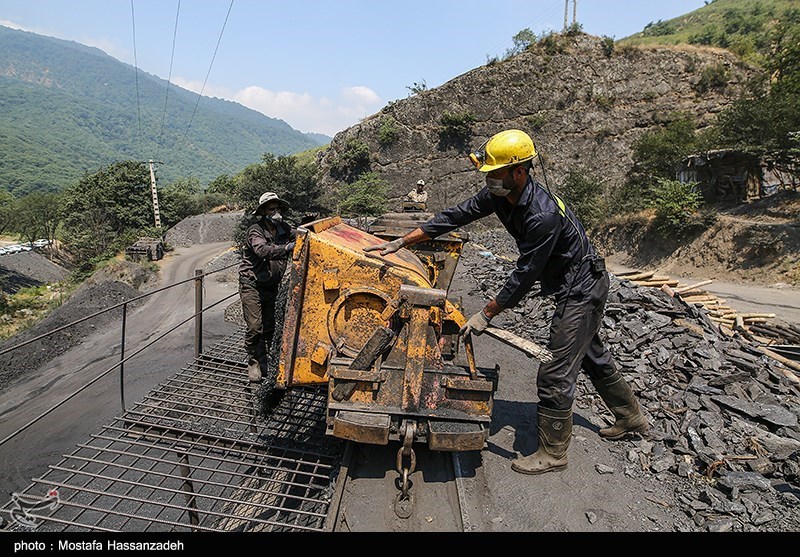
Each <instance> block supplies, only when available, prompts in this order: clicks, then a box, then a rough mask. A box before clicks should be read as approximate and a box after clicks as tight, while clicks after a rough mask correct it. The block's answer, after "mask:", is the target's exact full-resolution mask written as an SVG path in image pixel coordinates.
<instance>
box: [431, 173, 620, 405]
mask: <svg viewBox="0 0 800 557" xmlns="http://www.w3.org/2000/svg"><path fill="white" fill-rule="evenodd" d="M492 213H494V214H495V215H497V217H498V218H499V219H500V222H501V223H502V224H503V226H504V227H505V228H506V230H508V232H509V234H511V236H512V237H513V238H514V240H516V243H517V248H518V249H519V258H518V259H517V267H516V269H515V270H514V271H513V272H512V273H511V276H509V277H508V280H507V281H506V283H505V285H504V286H503V288H502V289H501V290H500V292H499V293H498V294H497V296H496V298H495V301H496V302H497V303H498V305H499V306H500V307H501V308H503V309H509V308H512V307H514V306H516V305H517V304H518V303H519V301H520V300H521V299H522V298H523V297H524V296H525V295H526V294H527V293H528V292H530V290H531V288H532V287H533V285H534V283H536V282H537V281H540V283H541V294H542V295H549V294H552V295H553V296H554V299H555V302H556V311H555V314H554V316H553V320H552V322H551V325H550V342H549V345H548V348H549V349H550V351H551V352H552V353H553V359H552V360H551V361H549V362H546V363H543V364H542V365H541V366H540V367H539V373H538V378H537V390H538V396H539V404H540V405H541V406H543V407H545V408H551V409H554V410H569V409H571V408H572V403H573V401H574V399H575V386H576V383H577V379H578V370H579V369H580V368H581V367H582V368H583V369H584V370H585V371H586V373H587V374H588V375H589V377H590V378H591V379H592V380H598V379H604V378H607V377H610V376H611V375H612V374H613V373H614V372H615V371H616V365H615V363H614V360H613V357H612V355H611V353H610V352H609V350H608V348H607V347H606V346H605V344H604V343H603V341H602V340H601V339H600V337H599V335H598V331H599V330H600V325H601V323H602V318H603V312H604V310H605V304H606V299H607V297H608V287H609V277H608V273H607V272H606V270H605V264H604V262H603V260H602V258H600V257H599V256H598V255H597V253H596V251H595V250H594V248H593V247H592V245H591V244H590V242H589V239H588V237H587V236H586V232H585V230H584V228H583V225H582V224H581V223H580V221H579V220H578V219H577V218H576V217H575V215H574V214H573V212H572V211H571V210H570V209H569V207H567V206H566V205H565V204H564V203H563V202H562V201H561V199H559V198H558V197H557V196H555V195H553V194H551V193H550V192H549V191H548V190H546V189H545V188H544V187H543V186H542V185H541V184H539V183H538V182H536V181H535V180H533V179H532V178H531V177H528V182H527V184H526V185H525V189H524V190H523V192H522V196H521V197H520V200H519V202H518V203H517V205H511V203H510V202H509V201H508V199H507V198H505V197H500V196H496V195H492V194H490V193H489V190H488V189H487V188H486V187H484V188H483V189H482V190H481V191H479V192H478V193H477V194H475V195H474V196H472V197H470V198H469V199H467V200H465V201H463V202H461V203H460V204H458V205H456V206H454V207H451V208H449V209H445V210H443V211H441V212H440V213H438V214H436V215H435V216H434V217H433V218H431V219H430V220H429V221H428V222H426V223H425V224H423V225H422V226H420V228H421V229H422V231H423V232H425V234H427V235H428V236H429V237H430V238H436V237H437V236H440V235H442V234H445V233H447V232H451V231H453V230H455V229H457V228H459V227H461V226H464V225H465V224H468V223H470V222H473V221H475V220H478V219H480V218H483V217H486V216H488V215H490V214H492Z"/></svg>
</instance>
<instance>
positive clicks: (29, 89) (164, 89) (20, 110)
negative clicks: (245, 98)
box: [0, 26, 330, 195]
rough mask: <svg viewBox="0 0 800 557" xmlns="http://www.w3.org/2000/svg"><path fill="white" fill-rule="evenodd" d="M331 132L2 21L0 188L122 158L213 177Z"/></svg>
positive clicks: (60, 182)
mask: <svg viewBox="0 0 800 557" xmlns="http://www.w3.org/2000/svg"><path fill="white" fill-rule="evenodd" d="M328 141H330V138H327V137H325V136H321V135H319V134H304V133H302V132H299V131H297V130H295V129H293V128H292V127H290V126H289V125H288V124H287V123H286V122H284V121H283V120H278V119H275V118H270V117H267V116H265V115H263V114H261V113H259V112H256V111H254V110H250V109H248V108H245V107H244V106H242V105H239V104H237V103H234V102H230V101H225V100H222V99H217V98H210V97H202V98H200V97H198V95H197V94H195V93H192V92H190V91H187V90H185V89H181V88H179V87H177V86H175V85H174V84H169V87H168V86H167V82H166V81H165V80H162V79H160V78H157V77H155V76H153V75H150V74H147V73H144V72H142V71H141V70H139V71H138V72H137V71H135V68H134V67H133V66H130V65H128V64H124V63H122V62H120V61H118V60H116V59H114V58H112V57H111V56H108V55H107V54H105V53H104V52H102V51H101V50H99V49H96V48H92V47H87V46H84V45H81V44H78V43H75V42H71V41H64V40H60V39H55V38H51V37H45V36H42V35H36V34H34V33H28V32H25V31H17V30H13V29H10V28H8V27H3V26H0V191H2V190H6V191H10V192H12V193H14V194H15V195H23V194H25V193H29V192H32V191H41V190H47V191H60V190H61V189H63V188H64V187H66V186H67V185H69V184H72V183H74V182H75V181H77V180H78V179H79V178H80V177H82V176H83V175H85V174H86V173H93V172H95V171H96V170H97V169H99V168H101V167H103V166H105V165H108V164H110V163H112V162H115V161H120V160H139V161H146V160H150V159H153V160H155V161H160V162H162V163H163V164H159V165H157V166H156V168H157V176H158V180H159V182H160V183H163V182H170V181H172V180H174V179H177V178H179V177H195V178H197V179H199V180H200V181H201V182H202V183H208V182H209V181H211V180H213V179H214V178H215V177H217V176H219V175H221V174H233V173H236V172H238V171H240V170H241V169H242V168H244V167H245V166H247V165H248V164H252V163H255V162H258V161H259V160H260V159H261V157H262V155H264V153H272V154H275V155H288V154H293V153H296V152H299V151H305V150H308V149H312V148H314V147H318V146H320V145H323V144H325V143H327V142H328Z"/></svg>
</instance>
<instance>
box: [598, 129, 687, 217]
mask: <svg viewBox="0 0 800 557" xmlns="http://www.w3.org/2000/svg"><path fill="white" fill-rule="evenodd" d="M671 118H673V120H672V121H671V122H669V123H668V124H667V125H666V126H665V127H663V128H661V129H658V130H655V131H652V132H648V133H646V134H644V135H643V136H642V137H641V138H639V139H638V140H637V141H635V142H634V144H633V146H632V147H633V166H632V167H631V168H630V170H629V171H628V175H627V176H626V180H625V185H624V187H623V188H622V189H621V191H620V195H619V197H618V199H617V200H616V202H615V203H614V206H615V207H616V210H617V211H618V212H631V211H637V210H639V209H642V208H644V207H646V206H647V205H649V204H650V202H652V201H653V199H654V192H653V184H655V183H656V181H657V180H658V179H662V178H663V179H667V180H672V179H674V178H675V176H676V175H677V169H678V165H679V164H680V161H682V160H683V159H684V158H686V157H687V156H688V155H690V154H691V153H692V152H693V151H694V150H695V149H696V148H697V139H696V137H695V124H694V121H693V119H692V118H691V117H690V116H687V115H682V114H675V115H672V116H671Z"/></svg>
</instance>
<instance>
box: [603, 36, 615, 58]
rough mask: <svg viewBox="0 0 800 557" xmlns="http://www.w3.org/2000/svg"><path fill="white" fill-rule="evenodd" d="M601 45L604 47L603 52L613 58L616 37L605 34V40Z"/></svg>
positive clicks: (607, 56)
mask: <svg viewBox="0 0 800 557" xmlns="http://www.w3.org/2000/svg"><path fill="white" fill-rule="evenodd" d="M601 46H602V48H603V54H605V55H606V58H611V55H612V54H614V39H612V38H611V37H606V36H605V35H603V42H602V43H601Z"/></svg>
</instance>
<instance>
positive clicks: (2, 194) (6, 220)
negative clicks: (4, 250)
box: [0, 191, 16, 234]
mask: <svg viewBox="0 0 800 557" xmlns="http://www.w3.org/2000/svg"><path fill="white" fill-rule="evenodd" d="M15 214H16V203H15V199H14V196H13V195H11V194H10V193H9V192H7V191H0V234H2V233H3V232H6V231H8V230H11V229H12V228H13V227H14V216H15Z"/></svg>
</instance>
